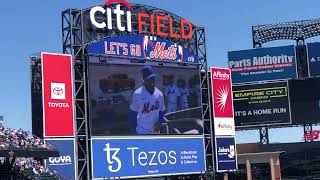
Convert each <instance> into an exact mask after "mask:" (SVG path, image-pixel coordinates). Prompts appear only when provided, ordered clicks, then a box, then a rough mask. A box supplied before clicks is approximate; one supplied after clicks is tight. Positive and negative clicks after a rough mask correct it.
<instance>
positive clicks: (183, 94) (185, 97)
mask: <svg viewBox="0 0 320 180" xmlns="http://www.w3.org/2000/svg"><path fill="white" fill-rule="evenodd" d="M178 86H179V93H180V110H184V109H188V108H189V95H190V93H189V89H188V88H187V87H186V81H185V80H183V79H180V80H179V81H178Z"/></svg>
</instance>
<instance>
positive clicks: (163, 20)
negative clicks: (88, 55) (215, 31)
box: [90, 0, 193, 39]
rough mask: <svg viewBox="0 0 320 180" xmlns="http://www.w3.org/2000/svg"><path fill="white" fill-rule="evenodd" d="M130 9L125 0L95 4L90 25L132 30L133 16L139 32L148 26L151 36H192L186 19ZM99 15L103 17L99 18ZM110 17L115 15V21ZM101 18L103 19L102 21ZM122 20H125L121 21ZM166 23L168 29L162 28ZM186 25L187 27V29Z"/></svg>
mask: <svg viewBox="0 0 320 180" xmlns="http://www.w3.org/2000/svg"><path fill="white" fill-rule="evenodd" d="M114 3H118V4H117V5H116V6H115V8H114V9H112V8H110V5H111V4H114ZM121 5H123V6H121ZM123 7H125V10H124V9H122V8H123ZM132 9H133V7H132V6H131V5H130V4H129V3H128V2H126V1H125V0H108V1H107V2H106V3H105V5H104V6H96V7H93V8H92V9H91V10H90V21H91V23H92V25H93V26H95V27H96V28H98V29H109V30H119V31H121V32H123V31H128V32H132V31H133V23H132V17H133V16H135V17H137V22H138V23H137V26H138V32H139V33H145V28H146V27H148V30H147V31H149V34H150V35H152V36H153V35H157V36H160V37H165V38H166V37H171V38H176V39H180V38H182V39H190V38H191V37H192V31H193V27H192V24H191V23H190V22H189V21H187V20H186V19H181V20H180V23H174V22H173V19H172V18H171V17H167V16H163V15H154V14H147V13H137V14H135V15H133V14H132ZM101 16H105V17H103V18H101ZM112 17H115V20H116V23H113V18H112ZM101 19H104V20H103V21H102V20H101ZM123 20H125V21H124V22H123ZM115 24H116V25H115ZM176 24H178V25H176ZM168 25H169V29H167V30H164V28H166V27H168ZM179 25H180V26H179ZM186 27H188V29H187V28H186ZM173 29H179V30H178V32H174V30H173ZM187 30H188V31H187Z"/></svg>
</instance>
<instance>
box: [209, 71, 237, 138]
mask: <svg viewBox="0 0 320 180" xmlns="http://www.w3.org/2000/svg"><path fill="white" fill-rule="evenodd" d="M211 81H212V82H211V84H212V102H213V116H214V131H215V135H216V136H225V135H230V136H234V135H235V125H234V115H233V103H232V85H231V84H232V82H231V71H230V69H224V68H213V67H211Z"/></svg>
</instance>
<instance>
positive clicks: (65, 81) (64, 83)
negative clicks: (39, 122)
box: [41, 53, 74, 137]
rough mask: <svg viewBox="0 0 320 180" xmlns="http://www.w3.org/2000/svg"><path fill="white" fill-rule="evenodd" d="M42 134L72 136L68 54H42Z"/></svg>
mask: <svg viewBox="0 0 320 180" xmlns="http://www.w3.org/2000/svg"><path fill="white" fill-rule="evenodd" d="M41 57H42V93H43V121H44V123H43V124H44V137H73V136H74V111H73V77H72V58H71V56H70V55H62V54H49V53H42V54H41Z"/></svg>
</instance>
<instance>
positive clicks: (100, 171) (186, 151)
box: [91, 136, 206, 179]
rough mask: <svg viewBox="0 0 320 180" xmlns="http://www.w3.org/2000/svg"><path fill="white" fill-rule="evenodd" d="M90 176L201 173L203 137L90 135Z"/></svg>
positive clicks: (203, 158) (203, 165)
mask: <svg viewBox="0 0 320 180" xmlns="http://www.w3.org/2000/svg"><path fill="white" fill-rule="evenodd" d="M91 143H92V146H91V147H92V165H93V167H92V174H93V179H104V178H124V177H126V178H128V177H148V176H162V175H172V174H200V173H202V172H205V170H206V166H205V154H204V153H205V152H204V139H203V136H188V137H186V136H185V137H163V136H162V137H161V136H152V137H128V138H127V139H126V138H92V141H91Z"/></svg>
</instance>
